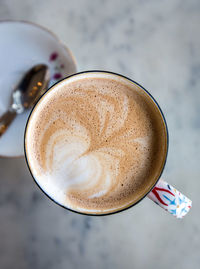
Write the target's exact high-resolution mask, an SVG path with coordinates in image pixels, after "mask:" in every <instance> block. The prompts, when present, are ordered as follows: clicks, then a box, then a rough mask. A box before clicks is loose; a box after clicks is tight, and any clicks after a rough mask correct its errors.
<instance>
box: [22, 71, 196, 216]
mask: <svg viewBox="0 0 200 269" xmlns="http://www.w3.org/2000/svg"><path fill="white" fill-rule="evenodd" d="M95 73H96V74H97V73H100V74H102V73H103V74H107V75H112V76H117V77H120V78H123V79H125V80H128V81H129V82H131V83H134V84H135V85H137V86H138V88H139V89H141V91H144V93H145V94H146V95H148V97H149V98H150V99H151V101H152V102H153V104H154V106H155V107H156V108H157V110H158V111H159V113H160V116H161V118H162V121H163V123H164V126H165V134H166V152H165V158H164V162H163V165H162V168H161V170H160V171H159V173H158V176H157V177H156V178H155V180H154V182H153V185H152V186H150V188H149V189H148V190H147V191H145V192H144V193H143V195H142V196H141V197H140V198H139V199H138V200H137V201H136V202H134V203H133V204H130V205H128V206H125V207H123V208H122V209H119V210H116V211H114V212H108V213H97V214H90V213H85V212H80V211H75V210H72V209H70V208H68V207H66V206H63V205H61V204H59V203H58V202H57V201H55V200H54V199H53V198H52V197H51V196H49V195H48V193H46V192H45V191H44V190H43V189H42V188H41V186H40V185H39V184H38V182H37V181H36V179H35V178H34V175H33V173H32V171H31V165H30V163H29V158H28V156H27V150H26V133H27V130H28V128H29V122H30V120H31V116H32V114H33V113H34V109H35V108H36V107H37V105H38V104H39V102H40V101H41V100H42V98H45V95H46V94H47V93H48V92H49V91H51V90H52V89H54V88H55V87H57V85H58V84H59V83H62V82H64V81H67V80H68V79H69V78H71V77H74V76H81V75H83V74H86V75H87V74H88V75H90V74H95ZM168 143H169V137H168V128H167V123H166V120H165V117H164V114H163V112H162V110H161V108H160V106H159V105H158V103H157V102H156V100H155V99H154V97H153V96H152V95H151V94H150V93H149V92H148V91H147V90H146V89H145V88H144V87H142V86H141V85H140V84H138V83H137V82H135V81H133V80H132V79H130V78H127V77H125V76H123V75H120V74H117V73H114V72H109V71H101V70H92V71H84V72H80V73H76V74H73V75H71V76H68V77H66V78H64V79H62V80H60V81H59V82H57V83H56V84H54V85H53V86H52V87H51V88H49V89H48V91H46V92H45V93H44V94H43V95H42V96H41V98H40V99H39V100H38V102H37V103H36V104H35V106H34V107H33V109H32V111H31V113H30V115H29V118H28V121H27V123H26V128H25V135H24V151H25V159H26V162H27V165H28V168H29V171H30V173H31V175H32V177H33V179H34V181H35V183H36V184H37V185H38V187H39V188H40V189H41V190H42V192H43V193H44V194H46V195H47V197H49V198H50V199H51V200H52V201H54V202H55V203H56V204H58V205H59V206H61V207H63V208H65V209H68V210H70V211H73V212H76V213H79V214H83V215H90V216H104V215H110V214H115V213H119V212H121V211H123V210H126V209H128V208H130V207H132V206H134V205H136V204H137V203H139V202H140V201H141V200H142V199H144V198H145V197H146V196H147V197H148V198H150V199H151V200H152V201H154V202H155V203H156V204H158V205H159V206H160V207H162V208H163V209H164V210H166V211H168V212H169V213H171V214H172V215H173V216H175V217H177V218H182V217H184V216H185V215H186V214H187V212H188V211H189V210H190V208H191V206H192V201H191V200H190V199H188V198H187V197H186V196H185V195H183V194H182V193H180V192H179V191H178V190H176V189H175V188H174V187H172V186H171V185H170V184H168V183H167V182H166V181H164V180H162V179H160V177H161V174H162V172H163V169H164V167H165V163H166V159H167V152H168Z"/></svg>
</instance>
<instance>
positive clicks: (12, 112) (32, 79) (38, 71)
mask: <svg viewBox="0 0 200 269" xmlns="http://www.w3.org/2000/svg"><path fill="white" fill-rule="evenodd" d="M49 79H50V72H49V68H48V66H47V65H45V64H38V65H36V66H34V67H33V68H31V69H30V70H29V71H28V72H27V73H26V74H25V76H24V77H23V78H22V80H21V81H20V82H19V84H18V85H17V86H16V87H15V89H14V91H13V92H12V101H11V104H10V107H9V109H8V111H7V112H5V113H4V114H3V115H2V116H1V117H0V137H1V136H2V135H3V133H4V132H5V131H6V130H7V128H8V126H9V125H10V124H11V122H12V121H13V120H14V118H15V117H16V115H17V114H21V113H22V112H24V111H25V110H26V109H28V108H31V107H32V106H33V105H34V104H35V103H36V101H37V100H38V99H39V97H40V96H41V95H42V94H43V93H44V92H45V91H46V89H47V86H48V83H49Z"/></svg>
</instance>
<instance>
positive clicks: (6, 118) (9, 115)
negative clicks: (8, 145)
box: [0, 110, 17, 137]
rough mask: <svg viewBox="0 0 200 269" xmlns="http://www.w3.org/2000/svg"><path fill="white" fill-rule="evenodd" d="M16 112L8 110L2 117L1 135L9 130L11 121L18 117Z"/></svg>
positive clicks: (0, 119) (0, 123) (0, 120)
mask: <svg viewBox="0 0 200 269" xmlns="http://www.w3.org/2000/svg"><path fill="white" fill-rule="evenodd" d="M16 115H17V114H16V112H15V111H11V110H8V111H7V112H5V113H4V114H3V115H2V116H1V117H0V137H1V136H2V135H3V134H4V132H5V131H6V130H7V128H8V126H9V125H10V124H11V122H12V121H13V120H14V118H15V117H16Z"/></svg>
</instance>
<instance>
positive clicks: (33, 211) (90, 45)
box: [0, 0, 200, 269]
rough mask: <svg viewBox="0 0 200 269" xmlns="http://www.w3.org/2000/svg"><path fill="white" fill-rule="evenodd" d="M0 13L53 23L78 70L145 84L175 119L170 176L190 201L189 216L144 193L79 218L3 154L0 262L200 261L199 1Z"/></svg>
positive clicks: (9, 1)
mask: <svg viewBox="0 0 200 269" xmlns="http://www.w3.org/2000/svg"><path fill="white" fill-rule="evenodd" d="M0 19H16V20H28V21H31V22H36V23H39V24H41V25H43V26H46V27H47V28H49V29H51V30H52V31H54V32H55V33H56V34H57V35H58V36H59V37H60V38H61V40H62V41H63V42H65V44H67V46H68V47H69V48H70V49H71V50H72V52H73V53H74V55H75V57H76V59H77V62H78V70H79V71H82V70H89V69H104V70H110V71H114V72H118V73H121V74H124V75H126V76H129V77H130V78H133V79H134V80H135V81H137V82H139V83H140V84H141V85H143V86H144V87H145V88H147V89H148V90H149V91H150V92H151V93H152V94H153V96H154V97H155V98H156V99H157V101H158V102H159V104H160V106H161V108H162V110H163V112H164V114H165V116H166V120H167V123H168V127H169V136H170V147H169V154H168V161H167V165H166V168H165V171H164V173H163V178H165V179H166V180H167V181H168V182H170V183H171V184H172V185H174V186H176V187H177V188H178V189H179V190H180V191H182V192H184V193H185V194H186V195H187V196H188V197H190V198H191V199H192V200H193V208H192V209H191V212H190V213H189V214H188V215H187V216H186V217H185V218H184V219H183V220H177V219H175V218H174V217H172V216H171V215H169V214H168V213H166V212H164V211H163V210H161V209H160V208H159V207H158V206H156V205H155V204H153V203H152V202H151V201H150V200H148V199H147V198H146V199H144V200H143V201H142V202H141V203H139V204H138V205H137V206H135V207H133V208H131V209H129V210H127V211H124V212H122V213H119V214H116V215H111V216H107V217H89V216H81V215H78V214H75V213H71V212H68V211H66V210H64V209H62V208H60V207H58V206H57V205H55V204H54V203H53V202H51V201H50V200H49V199H48V198H47V197H45V196H44V194H43V193H42V192H41V191H40V190H39V189H38V187H37V186H36V185H35V184H34V182H33V180H32V178H31V176H30V174H29V171H28V169H27V167H26V164H25V160H24V158H20V159H5V158H0V175H1V176H0V268H1V269H10V268H16V269H18V268H19V269H24V268H29V269H32V268H34V269H37V268H39V269H40V268H41V269H46V268H48V269H54V268H56V269H64V268H65V269H66V268H67V269H77V268H83V269H86V268H87V269H93V268H94V269H100V268H102V269H103V268H105V269H107V268H108V269H110V268H115V269H121V268H123V269H129V268H130V269H133V268H134V269H143V268H148V269H153V268H159V269H160V268H162V269H167V268H176V269H179V268H180V269H186V268H192V269H193V268H195V269H196V268H199V264H200V255H199V254H200V214H199V208H198V206H197V205H198V204H200V195H199V190H200V164H199V161H200V143H199V137H200V116H199V115H200V81H199V78H200V50H199V48H200V32H199V25H200V1H199V0H191V1H184V0H169V1H159V0H155V1H154V0H152V1H145V0H125V1H121V0H120V1H119V0H101V1H98V0H95V1H90V0H73V1H69V0H59V1H54V0H48V1H47V0H43V1H39V0H32V1H31V0H30V1H26V0H19V1H14V0H1V1H0ZM1 38H3V37H0V40H1ZM0 42H1V41H0Z"/></svg>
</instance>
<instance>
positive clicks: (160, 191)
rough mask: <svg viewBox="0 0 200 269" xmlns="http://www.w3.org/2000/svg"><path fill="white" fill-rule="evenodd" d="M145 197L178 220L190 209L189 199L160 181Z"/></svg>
mask: <svg viewBox="0 0 200 269" xmlns="http://www.w3.org/2000/svg"><path fill="white" fill-rule="evenodd" d="M147 196H148V198H150V199H151V200H152V201H153V202H155V203H156V204H157V205H159V206H160V207H162V208H163V209H164V210H165V211H168V212H169V213H171V214H172V215H173V216H175V217H176V218H178V219H181V218H183V217H184V216H185V215H186V214H187V213H188V211H189V210H190V208H191V207H192V201H191V200H190V199H188V198H187V197H186V196H185V195H183V194H182V193H180V192H179V191H177V190H176V189H175V188H174V187H172V186H171V185H169V184H168V183H167V182H166V181H164V180H162V179H160V180H159V181H158V183H157V184H156V186H155V187H154V188H153V190H152V191H151V192H150V193H149V194H148V195H147Z"/></svg>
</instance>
